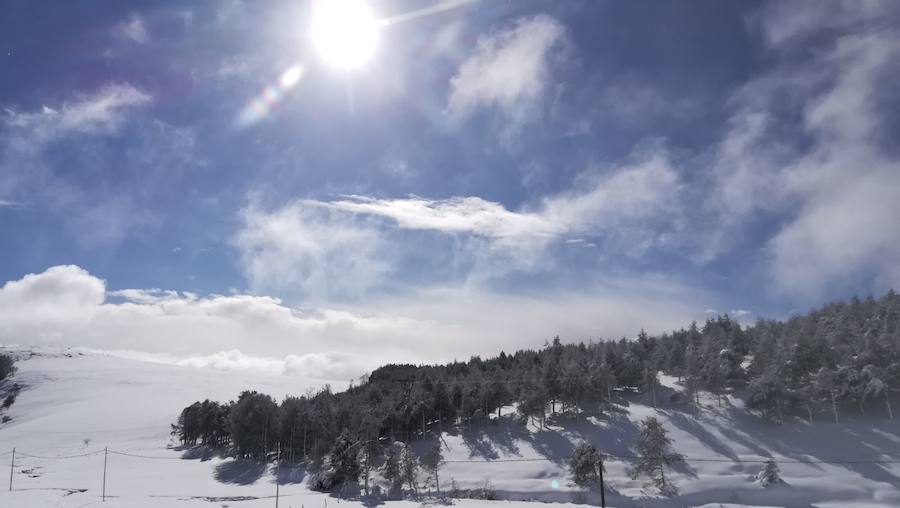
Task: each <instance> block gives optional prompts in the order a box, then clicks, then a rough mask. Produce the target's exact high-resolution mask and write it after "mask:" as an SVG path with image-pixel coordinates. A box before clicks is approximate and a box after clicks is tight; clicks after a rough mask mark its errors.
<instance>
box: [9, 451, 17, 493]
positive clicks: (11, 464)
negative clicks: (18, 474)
mask: <svg viewBox="0 0 900 508" xmlns="http://www.w3.org/2000/svg"><path fill="white" fill-rule="evenodd" d="M14 467H16V449H15V447H13V452H12V458H11V459H9V491H10V492H12V479H13V468H14Z"/></svg>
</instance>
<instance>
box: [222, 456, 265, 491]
mask: <svg viewBox="0 0 900 508" xmlns="http://www.w3.org/2000/svg"><path fill="white" fill-rule="evenodd" d="M265 472H266V465H265V464H263V463H261V462H257V461H255V460H244V459H234V460H229V461H225V462H223V463H221V464H219V465H217V466H216V467H215V471H214V472H213V476H214V477H215V479H216V481H218V482H221V483H230V484H234V485H250V484H253V483H255V482H256V480H259V479H260V477H262V475H263V474H265Z"/></svg>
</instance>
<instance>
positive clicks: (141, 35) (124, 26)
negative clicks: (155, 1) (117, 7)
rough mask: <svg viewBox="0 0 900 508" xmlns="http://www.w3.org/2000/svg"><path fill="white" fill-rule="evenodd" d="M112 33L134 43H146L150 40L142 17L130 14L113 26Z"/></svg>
mask: <svg viewBox="0 0 900 508" xmlns="http://www.w3.org/2000/svg"><path fill="white" fill-rule="evenodd" d="M113 34H114V35H115V36H116V37H118V38H120V39H122V40H126V41H130V42H133V43H136V44H146V43H147V42H148V41H149V40H150V34H149V33H148V32H147V26H146V24H145V23H144V18H142V17H141V16H138V15H137V14H132V15H131V16H130V17H129V18H128V19H127V20H126V21H122V22H121V23H119V24H117V25H116V26H115V27H114V28H113Z"/></svg>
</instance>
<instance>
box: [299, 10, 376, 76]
mask: <svg viewBox="0 0 900 508" xmlns="http://www.w3.org/2000/svg"><path fill="white" fill-rule="evenodd" d="M313 9H314V10H313V24H312V37H313V43H314V44H315V46H316V50H317V51H318V52H319V54H320V55H321V57H322V59H323V60H325V62H326V63H328V64H329V65H332V66H334V67H338V68H341V69H347V70H349V69H355V68H358V67H360V66H362V65H364V64H365V63H366V62H368V61H369V60H371V59H372V56H373V55H374V54H375V49H376V46H377V44H378V31H379V28H380V26H381V24H380V22H379V20H378V19H377V18H376V17H375V14H374V13H373V12H372V10H371V9H369V6H368V5H366V3H365V2H364V1H362V0H317V1H316V2H315V4H314V7H313Z"/></svg>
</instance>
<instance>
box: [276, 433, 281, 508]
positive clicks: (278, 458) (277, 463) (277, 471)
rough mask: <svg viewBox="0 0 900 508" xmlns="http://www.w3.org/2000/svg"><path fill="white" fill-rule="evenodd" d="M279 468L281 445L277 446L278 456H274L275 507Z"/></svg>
mask: <svg viewBox="0 0 900 508" xmlns="http://www.w3.org/2000/svg"><path fill="white" fill-rule="evenodd" d="M280 469H281V447H280V446H279V447H278V456H277V457H276V458H275V508H278V496H279V487H280V485H279V484H278V473H279V471H280Z"/></svg>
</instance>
